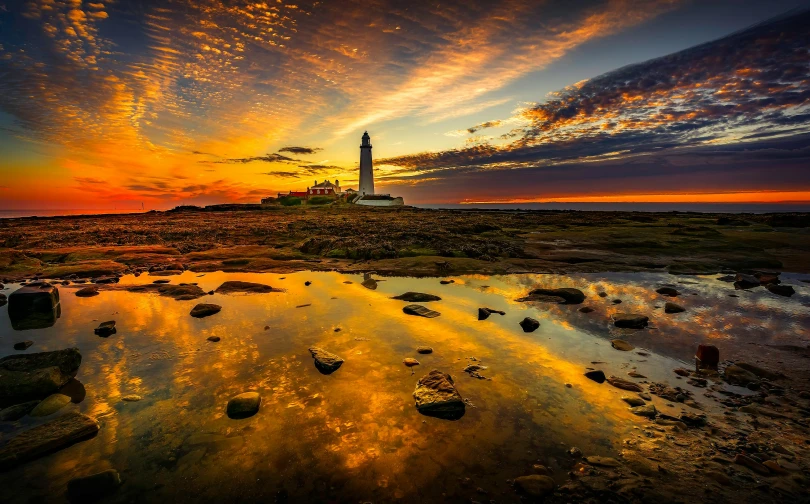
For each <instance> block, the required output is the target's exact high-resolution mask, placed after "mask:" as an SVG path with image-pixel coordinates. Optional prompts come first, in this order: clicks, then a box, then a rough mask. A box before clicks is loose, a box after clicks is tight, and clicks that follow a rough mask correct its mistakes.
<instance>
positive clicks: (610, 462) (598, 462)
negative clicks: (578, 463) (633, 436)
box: [585, 455, 621, 467]
mask: <svg viewBox="0 0 810 504" xmlns="http://www.w3.org/2000/svg"><path fill="white" fill-rule="evenodd" d="M585 462H587V463H589V464H591V465H593V466H599V467H619V466H620V465H621V464H620V463H619V461H618V460H616V459H615V458H611V457H599V456H596V455H591V456H588V457H585Z"/></svg>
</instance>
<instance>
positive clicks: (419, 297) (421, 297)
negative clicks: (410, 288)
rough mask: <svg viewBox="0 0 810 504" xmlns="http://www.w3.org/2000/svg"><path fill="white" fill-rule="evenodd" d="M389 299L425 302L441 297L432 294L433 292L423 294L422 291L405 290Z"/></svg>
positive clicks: (437, 299)
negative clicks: (403, 292)
mask: <svg viewBox="0 0 810 504" xmlns="http://www.w3.org/2000/svg"><path fill="white" fill-rule="evenodd" d="M391 299H399V300H400V301H408V302H409V303H426V302H428V301H441V300H442V298H440V297H439V296H434V295H433V294H425V293H423V292H406V293H405V294H400V295H399V296H394V297H393V298H391Z"/></svg>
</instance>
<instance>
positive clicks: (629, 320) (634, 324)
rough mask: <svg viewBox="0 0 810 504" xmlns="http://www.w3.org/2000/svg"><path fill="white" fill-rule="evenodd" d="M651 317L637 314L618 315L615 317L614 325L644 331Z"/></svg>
mask: <svg viewBox="0 0 810 504" xmlns="http://www.w3.org/2000/svg"><path fill="white" fill-rule="evenodd" d="M649 321H650V319H649V317H645V316H644V315H638V314H635V313H616V314H614V315H613V325H615V326H616V327H620V328H624V329H643V328H645V327H647V323H648V322H649Z"/></svg>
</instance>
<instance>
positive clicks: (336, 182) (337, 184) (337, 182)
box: [335, 179, 340, 187]
mask: <svg viewBox="0 0 810 504" xmlns="http://www.w3.org/2000/svg"><path fill="white" fill-rule="evenodd" d="M335 185H336V186H338V187H340V182H339V181H338V179H335Z"/></svg>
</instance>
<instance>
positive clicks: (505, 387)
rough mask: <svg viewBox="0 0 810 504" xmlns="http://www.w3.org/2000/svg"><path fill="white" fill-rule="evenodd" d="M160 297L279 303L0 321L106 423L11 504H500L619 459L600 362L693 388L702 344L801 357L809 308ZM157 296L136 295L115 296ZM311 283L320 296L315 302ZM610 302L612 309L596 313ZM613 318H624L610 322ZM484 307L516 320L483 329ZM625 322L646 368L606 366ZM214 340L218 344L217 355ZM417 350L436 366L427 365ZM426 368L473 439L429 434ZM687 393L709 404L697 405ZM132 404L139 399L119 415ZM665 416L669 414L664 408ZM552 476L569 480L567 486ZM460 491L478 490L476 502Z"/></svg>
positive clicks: (724, 287)
mask: <svg viewBox="0 0 810 504" xmlns="http://www.w3.org/2000/svg"><path fill="white" fill-rule="evenodd" d="M281 277H284V279H283V280H282V279H281ZM167 278H170V279H171V281H172V282H173V283H178V282H183V281H185V282H195V281H196V282H199V284H200V286H201V287H202V288H203V289H204V290H205V291H208V290H211V289H214V288H216V287H217V286H218V285H220V284H221V283H222V282H223V281H224V280H226V279H227V280H234V279H237V280H248V281H258V282H263V283H267V284H270V285H272V286H274V287H281V288H284V289H286V291H285V292H283V293H272V294H259V295H231V296H225V295H214V296H207V297H204V298H202V299H200V300H196V301H175V300H172V299H168V298H161V297H157V296H154V295H150V294H142V293H127V292H124V291H102V293H101V294H100V295H99V296H96V297H93V298H77V297H76V296H74V295H73V292H74V290H73V288H72V287H71V288H67V287H62V288H61V289H60V291H61V298H62V317H61V319H59V321H58V322H57V323H56V325H55V326H54V327H51V328H48V329H41V330H32V331H22V332H17V331H13V330H12V329H11V327H10V324H9V321H8V314H7V312H6V309H5V308H2V309H0V356H2V355H6V354H9V353H12V352H13V350H12V349H11V346H12V344H13V343H14V342H15V341H20V340H23V339H31V340H33V341H34V342H35V343H34V346H33V347H32V348H31V349H30V350H29V352H31V351H44V350H55V349H60V348H64V347H68V346H74V345H75V346H78V347H79V348H80V349H81V351H82V355H83V362H82V366H81V368H80V370H79V374H78V376H77V378H78V379H79V380H81V381H82V382H83V383H84V385H85V387H86V389H87V397H86V399H85V400H84V401H83V402H82V403H80V404H78V405H70V406H68V408H72V409H77V410H79V411H83V412H86V413H88V414H90V415H93V416H97V417H99V419H100V421H101V425H102V428H101V431H100V433H99V435H98V436H97V437H96V438H95V439H93V440H90V441H87V442H83V443H80V444H78V445H74V446H73V447H71V448H68V449H66V450H63V451H61V452H59V453H57V454H54V455H51V456H48V457H45V458H43V459H40V460H38V461H36V462H32V463H29V464H26V465H24V466H23V467H21V468H19V469H17V470H14V471H11V472H9V473H5V474H2V475H0V485H2V486H3V488H5V489H13V490H14V491H13V492H12V494H13V496H14V497H16V498H17V500H19V501H24V500H25V501H27V500H28V499H29V498H31V497H32V496H33V497H36V496H42V495H54V494H61V492H63V489H64V485H65V484H66V482H67V481H68V480H69V479H70V478H72V477H74V476H77V475H82V474H87V473H92V472H96V471H99V470H102V469H105V468H107V467H115V468H117V469H118V470H119V471H120V472H121V474H122V478H123V479H124V480H125V482H126V483H125V485H124V486H123V487H122V489H121V492H119V493H118V494H117V497H116V498H117V499H120V500H128V498H131V497H133V496H134V495H138V494H146V493H147V492H149V493H148V495H149V498H150V499H152V500H156V499H164V498H172V499H180V500H194V497H195V496H202V495H204V496H206V498H210V499H213V498H215V497H221V496H226V495H227V496H238V497H241V498H245V499H255V498H268V499H271V498H277V497H278V498H283V497H284V496H289V498H290V500H292V501H300V500H306V499H314V500H325V499H330V498H331V499H337V500H344V499H345V500H349V501H357V500H370V501H389V500H393V499H399V498H401V499H403V500H404V501H414V500H418V499H426V500H427V499H429V498H439V497H440V496H441V494H442V493H444V494H446V496H447V497H448V498H452V499H456V500H460V499H469V498H470V497H472V496H473V494H474V491H475V488H476V487H479V486H480V487H483V488H484V489H485V490H487V491H488V492H489V495H490V496H491V497H493V498H496V500H497V496H499V495H500V494H501V492H510V490H509V488H508V486H507V484H506V480H507V479H509V478H514V477H516V476H519V475H522V474H527V473H529V472H530V468H531V465H532V464H533V463H543V464H546V465H549V466H551V467H565V468H567V466H568V463H567V460H566V459H564V457H566V455H565V451H566V450H567V449H568V448H569V447H571V446H578V447H580V448H581V449H583V451H584V452H585V453H586V454H592V453H599V454H610V453H614V452H615V451H616V450H618V449H619V444H620V440H621V439H622V436H623V435H625V434H626V433H627V432H629V431H630V430H631V429H632V428H633V427H634V426H637V425H640V424H642V423H643V419H640V418H638V417H633V416H632V415H630V414H629V413H628V411H627V408H626V407H625V405H624V403H622V402H621V401H620V400H619V397H620V396H622V395H626V394H627V393H626V392H623V391H620V390H618V389H615V388H613V387H610V386H609V385H607V384H604V385H598V384H596V383H594V382H591V381H589V380H587V379H586V378H585V377H584V376H583V372H584V371H585V368H586V367H588V366H593V365H592V364H591V361H605V363H604V364H599V365H596V366H593V367H598V368H601V369H603V370H604V371H605V372H606V374H615V375H617V376H623V377H626V374H627V372H628V371H629V370H631V369H633V368H637V370H638V371H639V372H641V373H642V374H644V375H646V376H648V377H649V378H650V379H652V380H659V381H660V380H664V381H668V382H670V384H672V385H680V386H685V387H686V384H685V383H682V382H681V381H679V380H675V377H674V375H673V373H672V371H671V370H672V369H673V368H674V367H678V366H680V365H684V362H690V361H691V356H692V355H693V354H694V350H695V347H696V345H697V343H699V342H703V341H706V340H709V341H711V342H712V343H714V344H716V345H718V346H719V347H720V349H721V356H722V357H724V358H725V357H733V355H734V349H735V347H737V346H739V345H744V344H748V343H757V344H767V343H772V344H783V343H785V344H796V343H801V344H806V342H807V341H806V338H807V336H806V335H805V334H803V332H802V331H803V329H804V328H806V327H808V326H809V325H810V308H808V307H806V306H803V305H806V304H808V299H810V297H809V296H808V291H809V290H810V289H809V288H808V286H807V285H806V284H802V283H800V282H798V281H795V279H793V280H794V281H790V282H787V283H791V284H793V285H794V286H795V287H796V289H797V294H796V295H795V296H793V297H792V298H790V299H787V298H780V297H777V296H775V295H773V294H771V293H769V292H768V291H766V290H764V289H757V290H754V291H750V292H745V291H734V289H733V286H732V285H731V284H727V283H723V282H719V281H717V280H714V279H713V278H698V277H674V276H667V275H647V274H643V275H642V274H599V275H579V276H576V277H568V276H554V275H515V276H506V277H485V276H465V277H458V278H456V283H455V284H451V285H440V284H439V282H438V279H415V278H389V279H385V280H384V281H380V282H379V287H378V289H377V290H376V291H371V290H368V289H365V288H363V287H362V286H360V285H359V282H360V281H362V277H361V276H358V275H341V274H337V273H296V274H288V275H271V274H222V273H209V274H206V275H204V276H200V277H197V275H196V274H194V273H191V272H186V273H184V274H183V275H182V276H179V277H167ZM151 280H152V278H149V277H148V276H146V275H144V276H141V277H140V278H134V277H126V278H124V279H122V284H125V283H149V282H150V281H151ZM305 280H311V281H312V282H313V284H312V285H311V286H309V287H305V286H304V281H305ZM345 280H351V281H353V282H354V283H353V284H350V285H349V284H344V283H343V282H344V281H345ZM679 281H680V282H688V283H677V282H679ZM666 282H670V283H674V284H675V285H676V287H677V288H678V289H679V290H680V291H681V292H683V293H684V295H682V296H680V297H678V298H677V299H676V300H675V301H676V302H677V303H679V304H682V305H683V306H685V307H686V308H687V310H688V311H687V312H686V313H684V314H679V315H666V314H664V313H663V305H664V302H665V301H666V300H667V298H663V297H661V296H659V295H657V294H656V293H655V292H654V291H655V289H656V288H657V287H658V286H660V285H662V284H663V283H666ZM541 283H542V285H544V286H550V287H562V286H574V287H578V288H580V289H582V290H583V291H585V293H586V295H587V296H588V300H587V301H586V303H585V305H588V306H591V307H593V308H595V310H596V311H595V312H593V313H590V314H582V313H579V312H578V311H577V309H578V308H579V307H580V306H566V305H535V306H530V305H527V304H524V303H517V302H515V301H514V300H515V299H516V298H518V297H519V296H520V295H522V294H523V293H525V292H526V291H527V290H528V289H529V288H531V287H533V286H536V285H540V284H541ZM11 290H12V289H7V290H6V293H8V292H10V291H11ZM409 290H413V291H421V292H429V293H433V294H438V295H440V296H442V298H443V300H442V301H440V302H433V303H429V304H428V305H429V306H430V307H431V308H432V309H435V310H438V311H440V312H441V313H442V315H441V317H439V318H435V319H424V318H419V317H412V316H408V315H405V314H403V313H402V311H401V309H402V306H404V305H405V304H407V303H405V302H400V301H395V300H392V299H389V298H390V297H391V296H394V295H397V294H401V293H402V292H405V291H409ZM601 290H604V291H605V292H607V293H608V296H607V297H606V298H600V297H598V295H597V293H598V292H599V291H601ZM693 293H694V294H697V295H693ZM729 294H737V295H739V297H738V298H733V297H729ZM613 299H622V301H623V302H622V304H620V305H614V304H612V300H613ZM198 302H213V303H217V304H220V305H222V306H223V309H222V311H221V312H220V313H219V314H217V315H214V316H212V317H208V318H203V319H194V318H192V317H190V316H189V315H188V313H189V311H190V310H191V307H193V306H194V305H195V304H196V303H198ZM308 303H311V306H307V307H303V308H296V306H298V305H302V304H308ZM481 306H487V307H489V308H494V309H501V310H505V311H506V315H505V316H500V315H492V316H491V317H490V318H489V319H488V320H486V321H478V320H477V309H478V307H481ZM655 306H658V307H660V308H659V309H655V308H654V307H655ZM617 311H637V312H640V313H644V314H649V315H650V316H651V321H652V324H651V325H652V327H653V328H652V329H650V330H646V331H640V332H637V333H633V334H628V333H622V334H621V337H623V338H624V339H627V340H629V341H631V342H632V343H633V344H635V345H636V346H637V347H639V348H644V349H647V350H649V351H650V352H651V354H650V355H649V356H640V355H637V354H636V353H635V352H630V353H625V352H618V351H616V350H614V349H612V348H611V346H610V342H609V339H610V338H611V337H616V335H617V334H618V333H617V332H615V330H613V329H611V327H610V325H609V322H608V316H609V315H610V314H612V313H614V312H617ZM525 316H532V317H535V318H537V319H538V320H539V321H540V323H541V326H540V329H538V330H537V331H536V332H534V333H531V334H524V333H523V332H522V330H521V329H520V327H519V326H518V322H519V321H520V320H522V319H523V317H525ZM110 319H115V320H116V321H117V327H118V333H117V334H115V335H113V336H111V337H109V338H107V339H103V338H99V337H97V336H95V335H94V334H93V328H95V327H96V326H97V325H98V323H99V322H102V321H105V320H110ZM265 326H269V329H267V330H264V327H265ZM338 327H339V328H341V331H339V332H335V331H334V329H335V328H338ZM213 335H216V336H220V337H221V338H222V340H221V342H219V343H210V342H208V341H206V338H207V337H208V336H213ZM421 344H426V345H430V346H432V347H433V348H434V350H435V352H434V353H433V354H432V355H418V354H416V352H415V348H416V346H417V345H421ZM312 345H318V346H321V347H323V348H325V349H327V350H330V351H332V352H335V353H337V354H338V355H340V356H341V357H343V358H344V359H345V360H346V363H345V364H344V365H343V366H342V367H341V368H340V370H338V371H337V372H336V373H334V374H333V375H329V376H324V375H321V374H320V373H318V372H317V370H316V369H315V367H314V365H313V363H312V359H311V357H310V355H309V353H308V352H307V348H308V347H309V346H312ZM473 356H474V357H476V358H477V359H480V360H482V361H483V364H484V365H487V366H489V368H488V369H487V370H485V371H483V372H482V374H484V375H485V376H488V377H491V378H492V380H491V381H487V380H477V379H474V378H471V377H469V376H467V375H466V374H464V373H462V372H461V369H463V368H464V366H465V365H466V364H467V363H469V360H468V358H469V357H473ZM404 357H416V358H417V359H419V361H420V362H421V363H422V365H421V366H418V367H417V368H416V370H417V371H416V374H415V375H411V372H410V370H409V369H407V368H406V367H405V366H403V365H402V359H403V358H404ZM680 361H683V362H680ZM433 368H437V369H441V370H443V371H446V372H449V373H451V374H452V375H453V377H454V378H455V380H456V384H457V386H458V389H459V391H460V392H461V394H462V396H463V397H464V398H466V399H468V400H469V401H470V402H471V403H472V405H473V407H468V408H467V413H466V415H465V416H464V417H463V418H462V419H461V420H459V421H455V422H450V421H444V420H439V419H435V418H429V417H425V416H422V415H420V414H419V413H417V412H416V410H415V408H414V407H413V398H412V396H411V394H412V392H413V388H414V385H415V383H416V381H417V380H418V378H419V377H420V376H422V375H423V374H425V373H426V372H427V371H429V370H430V369H433ZM565 383H570V384H572V385H573V387H572V388H566V387H565V386H564V384H565ZM247 390H257V391H259V392H260V393H261V394H262V406H261V411H260V412H259V414H258V415H256V416H254V417H252V418H249V419H246V420H230V419H228V418H227V417H226V416H225V404H226V402H227V400H228V398H230V397H231V396H233V395H236V394H238V393H241V392H244V391H247ZM693 390H694V392H695V396H696V398H698V399H699V400H700V399H701V392H700V391H699V390H698V389H693ZM127 394H139V395H141V396H143V398H144V399H143V400H142V401H140V402H134V403H126V402H122V401H121V397H122V396H124V395H127ZM655 404H656V406H658V407H660V408H661V409H663V410H665V411H667V407H666V406H665V405H664V403H663V402H662V401H659V400H658V399H656V401H655ZM707 406H710V405H707ZM63 411H64V410H63ZM677 411H678V410H674V409H673V410H672V412H677ZM30 422H31V420H30V419H27V420H24V421H23V422H22V423H21V424H20V425H18V426H12V425H9V424H7V425H6V426H4V427H2V428H0V433H1V434H2V435H3V437H4V438H6V439H7V438H8V437H9V436H10V435H12V434H13V432H12V431H13V430H14V428H20V427H22V428H25V427H27V426H29V425H30ZM561 458H563V459H562V463H561V464H558V463H557V460H561ZM557 474H558V476H560V478H561V479H564V474H565V471H564V470H560V471H558V472H557ZM464 478H471V480H472V483H470V484H469V485H465V484H464V481H463V479H464ZM469 486H471V488H469ZM507 495H511V494H509V493H507ZM12 500H13V499H12Z"/></svg>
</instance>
